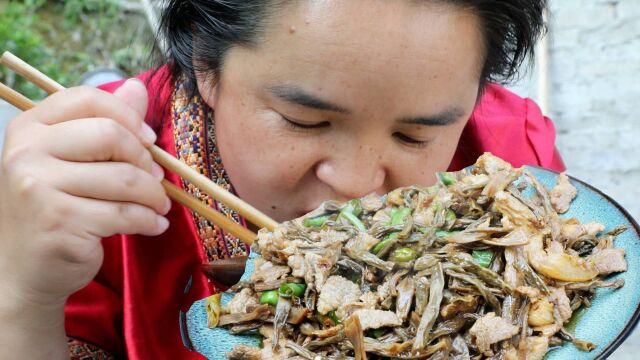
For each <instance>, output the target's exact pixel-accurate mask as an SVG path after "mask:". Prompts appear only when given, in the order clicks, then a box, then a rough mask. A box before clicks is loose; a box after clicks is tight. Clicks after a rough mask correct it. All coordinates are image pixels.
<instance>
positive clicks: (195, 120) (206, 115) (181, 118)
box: [171, 81, 247, 261]
mask: <svg viewBox="0 0 640 360" xmlns="http://www.w3.org/2000/svg"><path fill="white" fill-rule="evenodd" d="M171 118H172V122H173V138H174V140H175V147H176V154H177V156H178V158H179V159H180V160H181V161H183V162H185V163H186V164H188V165H189V166H191V167H192V168H193V169H195V170H197V171H198V172H200V173H201V174H202V175H204V176H206V177H208V178H210V179H211V180H213V181H214V182H215V183H216V184H218V185H219V186H221V187H222V188H224V189H225V190H227V191H231V192H232V193H235V191H234V189H233V186H232V185H231V182H230V181H229V177H228V175H227V172H226V171H225V169H224V166H223V165H222V159H221V158H220V152H219V151H218V147H217V146H216V132H215V124H214V121H213V109H211V108H210V107H209V106H208V105H207V104H206V103H205V102H204V101H203V100H202V98H201V97H200V96H194V97H193V98H191V99H188V98H187V97H186V94H185V92H184V90H183V86H182V82H181V81H177V82H176V85H175V89H174V92H173V97H172V101H171ZM182 182H183V187H184V189H185V190H186V191H187V192H188V193H190V194H191V195H193V196H195V197H197V198H199V199H200V200H201V201H203V202H204V203H205V204H207V205H209V206H210V207H212V208H214V209H216V210H218V211H219V212H221V213H222V214H224V215H226V216H227V218H229V219H231V220H233V221H235V222H237V223H239V224H241V225H242V226H246V221H245V219H244V218H242V217H241V216H240V215H238V214H237V213H236V212H235V211H233V210H231V209H229V208H227V207H226V206H225V205H224V204H221V203H218V202H217V201H215V200H214V199H213V198H211V197H210V196H209V195H207V194H205V193H202V192H200V190H199V189H198V188H196V187H195V186H193V184H191V183H190V182H188V181H186V180H182ZM192 216H193V220H194V222H195V225H196V229H197V231H198V235H199V237H200V242H201V244H202V246H203V248H204V251H205V254H207V258H208V260H209V261H213V260H218V259H224V258H229V257H235V256H246V255H247V247H246V246H245V244H244V243H242V241H240V240H239V239H237V238H236V237H235V236H233V235H231V234H228V233H226V232H225V231H224V230H222V229H220V228H219V227H218V226H216V225H214V224H212V223H211V222H210V221H209V220H207V219H205V218H203V217H202V216H200V215H198V214H196V213H195V212H192Z"/></svg>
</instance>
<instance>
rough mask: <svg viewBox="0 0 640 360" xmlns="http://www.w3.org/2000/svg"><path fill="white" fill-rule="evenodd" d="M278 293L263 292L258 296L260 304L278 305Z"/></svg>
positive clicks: (271, 291)
mask: <svg viewBox="0 0 640 360" xmlns="http://www.w3.org/2000/svg"><path fill="white" fill-rule="evenodd" d="M278 298H279V295H278V292H277V291H276V290H269V291H263V292H262V294H261V295H260V304H269V305H273V306H276V305H277V304H278Z"/></svg>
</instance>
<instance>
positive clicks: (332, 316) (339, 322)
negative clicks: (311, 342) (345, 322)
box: [327, 310, 342, 325]
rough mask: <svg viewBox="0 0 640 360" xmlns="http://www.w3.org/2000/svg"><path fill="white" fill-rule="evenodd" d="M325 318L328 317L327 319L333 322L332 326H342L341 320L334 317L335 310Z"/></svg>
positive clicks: (336, 316)
mask: <svg viewBox="0 0 640 360" xmlns="http://www.w3.org/2000/svg"><path fill="white" fill-rule="evenodd" d="M327 316H329V318H330V319H331V321H333V323H334V324H336V325H338V324H342V320H340V318H339V317H338V315H336V311H335V310H331V311H329V313H328V314H327Z"/></svg>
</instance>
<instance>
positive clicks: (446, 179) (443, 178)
mask: <svg viewBox="0 0 640 360" xmlns="http://www.w3.org/2000/svg"><path fill="white" fill-rule="evenodd" d="M437 175H438V179H439V180H440V182H441V183H443V184H444V185H446V186H449V185H453V184H455V183H456V182H457V180H456V177H455V175H454V174H453V173H450V172H439V173H437Z"/></svg>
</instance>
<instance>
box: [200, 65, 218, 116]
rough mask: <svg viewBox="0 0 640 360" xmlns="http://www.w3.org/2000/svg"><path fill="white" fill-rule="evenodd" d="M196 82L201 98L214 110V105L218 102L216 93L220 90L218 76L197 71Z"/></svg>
mask: <svg viewBox="0 0 640 360" xmlns="http://www.w3.org/2000/svg"><path fill="white" fill-rule="evenodd" d="M196 82H197V86H198V92H199V93H200V97H202V100H204V102H206V103H207V105H209V106H210V107H211V108H213V107H214V106H213V105H214V104H215V102H216V93H217V88H218V81H217V80H216V76H214V75H213V74H207V73H204V72H198V71H196Z"/></svg>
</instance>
